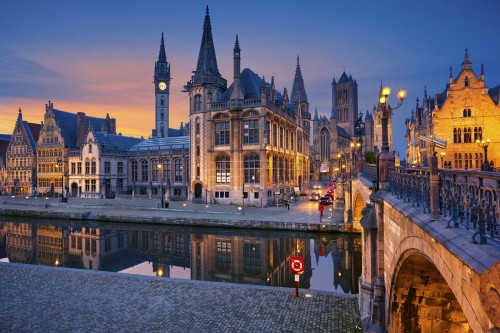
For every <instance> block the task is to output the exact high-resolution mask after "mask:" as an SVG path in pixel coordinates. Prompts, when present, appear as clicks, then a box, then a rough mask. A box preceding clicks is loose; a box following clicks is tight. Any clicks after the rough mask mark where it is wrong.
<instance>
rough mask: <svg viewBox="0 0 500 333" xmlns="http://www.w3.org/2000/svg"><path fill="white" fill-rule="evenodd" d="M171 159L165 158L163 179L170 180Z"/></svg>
mask: <svg viewBox="0 0 500 333" xmlns="http://www.w3.org/2000/svg"><path fill="white" fill-rule="evenodd" d="M170 179H171V178H170V160H163V180H164V181H165V182H167V183H168V182H170Z"/></svg>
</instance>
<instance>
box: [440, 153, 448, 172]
mask: <svg viewBox="0 0 500 333" xmlns="http://www.w3.org/2000/svg"><path fill="white" fill-rule="evenodd" d="M444 155H446V153H445V152H444V151H442V152H440V153H439V156H440V157H441V168H442V169H444Z"/></svg>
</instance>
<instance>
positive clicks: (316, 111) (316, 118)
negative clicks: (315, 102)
mask: <svg viewBox="0 0 500 333" xmlns="http://www.w3.org/2000/svg"><path fill="white" fill-rule="evenodd" d="M318 120H319V117H318V108H314V121H318Z"/></svg>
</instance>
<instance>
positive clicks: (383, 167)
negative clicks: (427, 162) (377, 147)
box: [378, 87, 406, 188]
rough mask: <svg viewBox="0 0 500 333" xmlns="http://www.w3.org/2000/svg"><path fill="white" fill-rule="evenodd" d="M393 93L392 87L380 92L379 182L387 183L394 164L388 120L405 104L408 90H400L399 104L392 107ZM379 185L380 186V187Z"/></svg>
mask: <svg viewBox="0 0 500 333" xmlns="http://www.w3.org/2000/svg"><path fill="white" fill-rule="evenodd" d="M390 94H391V89H390V88H388V87H385V88H384V89H382V91H381V92H380V99H379V101H380V105H381V107H382V117H381V118H382V119H381V121H382V152H381V153H380V154H379V156H378V166H379V170H378V182H379V184H380V185H381V183H386V182H388V181H389V167H390V166H392V165H394V155H393V154H392V153H390V152H389V135H388V128H387V126H388V121H389V116H390V115H391V113H392V111H394V110H396V109H398V108H400V107H401V105H402V104H403V101H404V99H405V98H406V91H405V90H400V91H399V92H398V99H399V102H398V105H397V106H396V107H395V108H392V107H390V106H389V105H388V100H389V95H390ZM380 185H379V188H380Z"/></svg>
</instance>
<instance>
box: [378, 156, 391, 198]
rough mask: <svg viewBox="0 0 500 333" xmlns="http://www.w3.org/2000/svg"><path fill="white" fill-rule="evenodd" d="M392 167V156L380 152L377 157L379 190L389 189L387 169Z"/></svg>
mask: <svg viewBox="0 0 500 333" xmlns="http://www.w3.org/2000/svg"><path fill="white" fill-rule="evenodd" d="M391 166H394V155H393V154H392V153H390V152H382V153H381V154H380V155H379V157H378V181H379V189H380V190H387V189H388V188H389V168H390V167H391Z"/></svg>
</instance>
